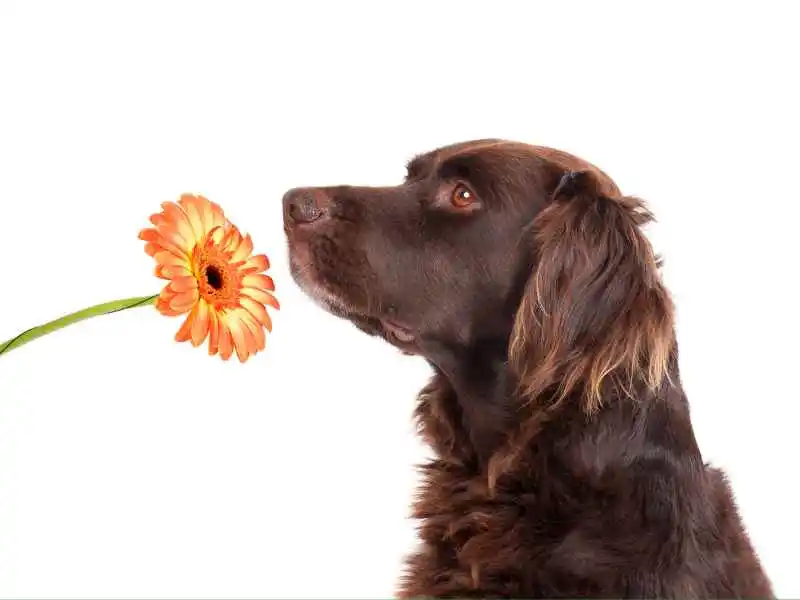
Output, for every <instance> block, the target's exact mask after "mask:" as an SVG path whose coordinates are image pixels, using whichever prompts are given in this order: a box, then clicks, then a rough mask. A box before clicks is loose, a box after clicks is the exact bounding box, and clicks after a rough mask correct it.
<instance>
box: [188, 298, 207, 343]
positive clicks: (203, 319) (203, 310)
mask: <svg viewBox="0 0 800 600" xmlns="http://www.w3.org/2000/svg"><path fill="white" fill-rule="evenodd" d="M192 314H194V315H195V318H194V323H193V324H192V346H194V347H195V348H197V347H198V346H199V345H200V344H202V343H203V340H205V339H206V336H207V335H208V325H209V317H208V304H207V303H206V301H205V300H200V301H199V302H198V303H197V304H196V305H195V307H194V309H193V310H192Z"/></svg>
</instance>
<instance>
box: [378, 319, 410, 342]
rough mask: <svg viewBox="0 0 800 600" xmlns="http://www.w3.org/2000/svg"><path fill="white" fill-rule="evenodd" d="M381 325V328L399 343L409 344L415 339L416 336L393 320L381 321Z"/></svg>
mask: <svg viewBox="0 0 800 600" xmlns="http://www.w3.org/2000/svg"><path fill="white" fill-rule="evenodd" d="M381 324H382V325H383V328H384V329H385V330H386V331H387V332H388V333H389V334H391V336H392V337H394V338H395V339H396V340H397V341H398V342H400V343H403V344H410V343H411V342H413V341H414V340H415V339H416V336H415V335H414V334H413V333H412V332H411V330H410V329H409V328H408V327H406V326H405V325H402V324H400V323H398V322H397V321H395V320H393V319H381Z"/></svg>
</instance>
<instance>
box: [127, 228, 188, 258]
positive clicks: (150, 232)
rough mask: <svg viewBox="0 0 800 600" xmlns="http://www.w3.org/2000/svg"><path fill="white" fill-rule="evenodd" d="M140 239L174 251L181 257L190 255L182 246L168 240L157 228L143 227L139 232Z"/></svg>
mask: <svg viewBox="0 0 800 600" xmlns="http://www.w3.org/2000/svg"><path fill="white" fill-rule="evenodd" d="M139 239H140V240H142V241H144V242H150V243H151V244H155V245H156V246H160V247H161V248H162V249H163V250H167V251H169V252H172V253H173V254H174V255H175V256H177V257H179V258H188V255H187V254H186V252H185V251H184V250H183V249H182V248H181V247H179V246H178V245H176V244H174V243H173V242H171V241H170V240H168V239H167V238H166V237H165V236H163V235H161V233H160V232H159V231H158V230H157V229H152V228H151V229H142V230H141V231H140V232H139ZM148 254H149V252H148ZM150 256H152V254H151V255H150Z"/></svg>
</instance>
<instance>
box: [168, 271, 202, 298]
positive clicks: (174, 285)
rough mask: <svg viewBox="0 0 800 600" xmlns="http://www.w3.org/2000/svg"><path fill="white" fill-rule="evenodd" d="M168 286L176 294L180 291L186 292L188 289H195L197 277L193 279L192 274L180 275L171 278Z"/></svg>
mask: <svg viewBox="0 0 800 600" xmlns="http://www.w3.org/2000/svg"><path fill="white" fill-rule="evenodd" d="M169 287H170V288H171V289H172V291H173V292H175V293H176V294H179V293H181V292H188V291H190V290H196V289H197V279H195V278H194V277H193V276H192V275H182V276H180V277H176V278H175V279H173V280H172V281H171V282H170V284H169Z"/></svg>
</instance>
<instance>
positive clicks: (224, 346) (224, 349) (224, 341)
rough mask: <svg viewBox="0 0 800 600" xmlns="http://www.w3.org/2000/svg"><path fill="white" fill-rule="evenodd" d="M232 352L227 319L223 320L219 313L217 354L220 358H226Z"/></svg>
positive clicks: (231, 339)
mask: <svg viewBox="0 0 800 600" xmlns="http://www.w3.org/2000/svg"><path fill="white" fill-rule="evenodd" d="M232 354H233V337H232V336H231V330H230V328H229V327H228V324H227V319H225V320H224V321H223V317H222V316H221V315H220V321H219V356H220V358H221V359H222V360H228V359H229V358H230V357H231V355H232Z"/></svg>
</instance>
